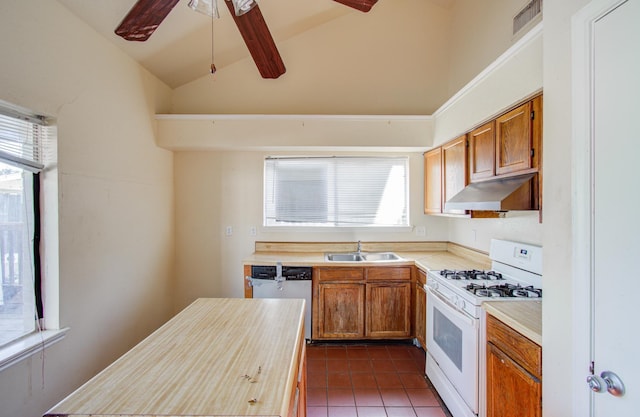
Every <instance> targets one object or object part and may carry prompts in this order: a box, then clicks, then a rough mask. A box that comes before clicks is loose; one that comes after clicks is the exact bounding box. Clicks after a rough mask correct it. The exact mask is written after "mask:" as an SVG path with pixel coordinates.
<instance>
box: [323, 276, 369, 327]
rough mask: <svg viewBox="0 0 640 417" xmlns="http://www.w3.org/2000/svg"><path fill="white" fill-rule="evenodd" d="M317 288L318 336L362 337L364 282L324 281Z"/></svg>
mask: <svg viewBox="0 0 640 417" xmlns="http://www.w3.org/2000/svg"><path fill="white" fill-rule="evenodd" d="M318 289H319V291H318V293H319V294H318V309H319V312H318V313H319V314H318V325H317V326H318V327H317V328H318V337H319V338H330V339H331V338H335V339H340V338H362V337H363V336H364V293H365V289H364V284H334V283H324V284H319V287H318Z"/></svg>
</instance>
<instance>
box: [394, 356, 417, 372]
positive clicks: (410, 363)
mask: <svg viewBox="0 0 640 417" xmlns="http://www.w3.org/2000/svg"><path fill="white" fill-rule="evenodd" d="M393 364H394V366H395V367H396V370H397V371H398V372H417V371H420V368H418V364H417V363H416V361H414V360H413V359H398V360H394V361H393Z"/></svg>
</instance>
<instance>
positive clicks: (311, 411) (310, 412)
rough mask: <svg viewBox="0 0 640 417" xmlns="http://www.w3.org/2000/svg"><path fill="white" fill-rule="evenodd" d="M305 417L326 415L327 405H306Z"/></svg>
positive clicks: (324, 416) (322, 416) (323, 416)
mask: <svg viewBox="0 0 640 417" xmlns="http://www.w3.org/2000/svg"><path fill="white" fill-rule="evenodd" d="M307 417H327V407H316V406H310V407H307Z"/></svg>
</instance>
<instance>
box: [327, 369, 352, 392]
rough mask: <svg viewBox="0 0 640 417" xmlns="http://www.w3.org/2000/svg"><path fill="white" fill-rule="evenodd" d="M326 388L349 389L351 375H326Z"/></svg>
mask: <svg viewBox="0 0 640 417" xmlns="http://www.w3.org/2000/svg"><path fill="white" fill-rule="evenodd" d="M327 387H328V388H351V375H350V374H349V372H336V373H328V374H327Z"/></svg>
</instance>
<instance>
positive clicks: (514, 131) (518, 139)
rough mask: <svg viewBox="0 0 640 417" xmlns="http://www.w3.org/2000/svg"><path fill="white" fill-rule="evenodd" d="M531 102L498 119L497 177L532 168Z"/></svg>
mask: <svg viewBox="0 0 640 417" xmlns="http://www.w3.org/2000/svg"><path fill="white" fill-rule="evenodd" d="M531 141H532V135H531V102H530V101H529V102H527V103H525V104H523V105H522V106H519V107H516V108H515V109H513V110H511V111H510V112H508V113H505V114H503V115H502V116H500V117H498V118H497V119H496V175H500V174H508V173H511V172H515V171H522V170H524V169H529V168H531V160H532V155H531V146H532V143H531Z"/></svg>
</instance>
